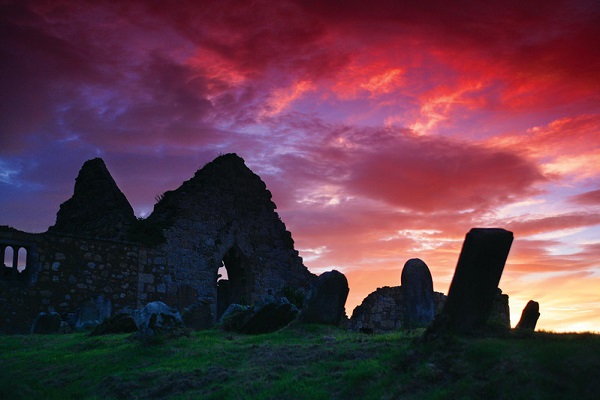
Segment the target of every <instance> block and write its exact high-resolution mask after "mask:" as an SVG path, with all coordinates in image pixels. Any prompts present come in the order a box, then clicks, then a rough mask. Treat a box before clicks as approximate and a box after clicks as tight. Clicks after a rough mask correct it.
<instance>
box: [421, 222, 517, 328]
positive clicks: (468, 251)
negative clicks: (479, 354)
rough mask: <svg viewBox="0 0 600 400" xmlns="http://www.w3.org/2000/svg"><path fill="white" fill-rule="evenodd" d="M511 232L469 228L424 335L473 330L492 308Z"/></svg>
mask: <svg viewBox="0 0 600 400" xmlns="http://www.w3.org/2000/svg"><path fill="white" fill-rule="evenodd" d="M512 241H513V234H512V232H510V231H507V230H504V229H499V228H473V229H471V231H470V232H469V233H468V234H467V236H466V238H465V241H464V243H463V247H462V251H461V253H460V257H459V259H458V264H457V266H456V271H455V272H454V277H453V278H452V283H451V284H450V289H449V290H448V299H447V300H446V303H445V304H444V308H443V310H442V313H441V314H440V315H439V316H438V317H436V320H435V322H434V323H433V324H432V326H431V327H430V329H429V330H428V332H427V334H428V335H430V334H432V333H436V332H440V331H451V332H455V333H459V334H467V333H474V332H477V331H478V330H481V329H482V328H484V326H485V324H486V321H487V320H488V317H489V315H490V311H491V310H492V306H493V303H494V298H495V297H496V294H497V289H498V284H499V283H500V277H501V276H502V271H503V270H504V264H505V263H506V258H507V257H508V252H509V251H510V246H511V244H512Z"/></svg>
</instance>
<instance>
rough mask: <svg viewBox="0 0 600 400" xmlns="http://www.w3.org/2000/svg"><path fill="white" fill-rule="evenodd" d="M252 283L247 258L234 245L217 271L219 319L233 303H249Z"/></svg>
mask: <svg viewBox="0 0 600 400" xmlns="http://www.w3.org/2000/svg"><path fill="white" fill-rule="evenodd" d="M252 284H253V280H252V279H251V275H250V271H249V268H248V263H247V261H246V258H245V257H244V255H243V253H242V252H241V250H240V249H239V248H238V247H237V245H234V246H232V247H231V248H230V249H229V250H228V251H227V252H226V253H225V255H224V256H223V260H222V262H221V267H220V268H219V270H218V272H217V320H218V319H220V318H221V316H222V315H223V313H224V312H225V310H227V307H229V306H230V305H231V304H242V305H248V303H249V301H250V295H251V293H252Z"/></svg>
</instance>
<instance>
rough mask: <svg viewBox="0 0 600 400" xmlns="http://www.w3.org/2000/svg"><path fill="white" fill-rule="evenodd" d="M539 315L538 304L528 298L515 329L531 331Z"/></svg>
mask: <svg viewBox="0 0 600 400" xmlns="http://www.w3.org/2000/svg"><path fill="white" fill-rule="evenodd" d="M539 317H540V304H539V303H538V302H537V301H533V300H529V302H528V303H527V305H526V306H525V308H524V309H523V312H522V313H521V319H520V320H519V323H518V324H517V326H516V329H517V330H519V331H522V332H533V331H534V330H535V326H536V325H537V321H538V318H539Z"/></svg>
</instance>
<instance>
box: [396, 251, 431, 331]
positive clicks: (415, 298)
mask: <svg viewBox="0 0 600 400" xmlns="http://www.w3.org/2000/svg"><path fill="white" fill-rule="evenodd" d="M401 290H402V293H403V294H404V321H403V322H404V324H403V327H405V328H416V327H425V326H427V325H429V324H430V323H431V321H433V317H434V307H433V280H432V279H431V272H430V271H429V268H428V267H427V264H425V263H424V262H423V261H422V260H420V259H418V258H411V259H410V260H408V261H407V262H406V264H404V268H403V269H402V276H401Z"/></svg>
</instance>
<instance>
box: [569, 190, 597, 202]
mask: <svg viewBox="0 0 600 400" xmlns="http://www.w3.org/2000/svg"><path fill="white" fill-rule="evenodd" d="M570 200H571V201H572V202H574V203H577V204H583V205H594V206H597V205H600V189H598V190H592V191H590V192H585V193H581V194H578V195H576V196H573V197H571V199H570Z"/></svg>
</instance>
